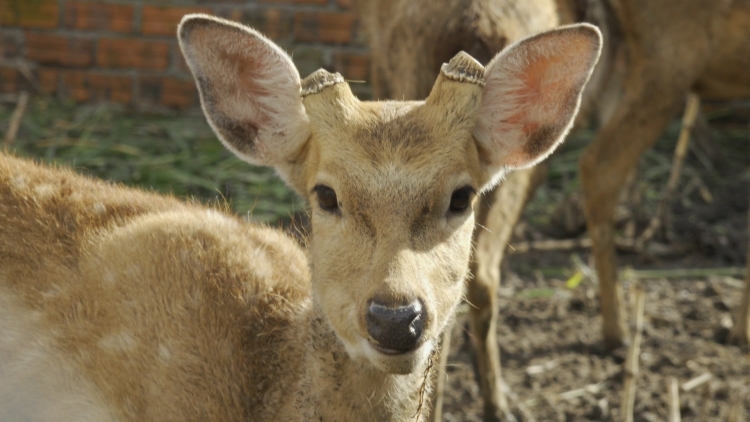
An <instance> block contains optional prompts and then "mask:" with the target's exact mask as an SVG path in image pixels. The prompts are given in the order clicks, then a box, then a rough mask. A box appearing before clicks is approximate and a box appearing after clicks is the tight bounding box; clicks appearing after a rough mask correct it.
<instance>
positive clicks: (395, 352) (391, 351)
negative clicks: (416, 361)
mask: <svg viewBox="0 0 750 422" xmlns="http://www.w3.org/2000/svg"><path fill="white" fill-rule="evenodd" d="M368 343H369V344H370V346H372V348H373V349H375V350H377V351H378V352H379V353H382V354H384V355H386V356H401V355H407V354H409V353H412V352H414V351H415V350H417V349H419V348H420V347H421V346H422V345H421V344H418V345H416V346H414V347H411V348H408V349H405V350H399V349H389V348H387V347H383V346H381V345H379V344H377V343H376V342H374V341H368Z"/></svg>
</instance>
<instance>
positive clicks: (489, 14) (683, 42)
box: [356, 0, 750, 420]
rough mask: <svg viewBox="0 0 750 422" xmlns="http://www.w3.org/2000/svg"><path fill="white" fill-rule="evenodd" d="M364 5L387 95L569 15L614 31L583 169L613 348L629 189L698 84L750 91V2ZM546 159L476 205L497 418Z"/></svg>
mask: <svg viewBox="0 0 750 422" xmlns="http://www.w3.org/2000/svg"><path fill="white" fill-rule="evenodd" d="M356 6H357V10H358V12H359V14H360V16H361V19H362V22H363V27H364V28H365V30H366V34H367V39H368V43H369V45H370V49H371V51H372V55H373V63H372V71H371V73H372V85H373V90H374V96H375V97H376V98H381V99H382V98H396V99H401V98H404V99H416V98H423V97H424V96H426V95H427V94H428V92H429V85H428V83H429V81H431V80H432V79H433V78H434V75H435V74H436V73H437V71H438V69H439V67H440V63H442V62H444V61H445V60H447V58H448V57H452V55H454V54H455V53H456V52H457V51H461V50H464V51H468V52H471V53H472V55H473V56H474V57H477V58H478V59H479V60H480V61H482V62H485V63H486V61H487V60H489V58H490V57H492V55H493V54H495V52H497V51H500V50H502V49H503V48H504V47H505V46H506V45H507V44H508V43H509V42H512V41H514V40H515V39H518V38H519V37H523V36H528V35H530V34H533V33H536V32H539V31H542V30H547V29H549V28H552V27H554V26H556V25H557V24H558V23H559V22H561V23H572V22H581V21H587V22H590V23H593V24H595V25H597V26H598V27H599V28H600V29H601V30H602V32H603V36H604V47H603V50H602V58H601V60H600V62H599V65H597V67H596V69H595V70H594V73H593V75H592V77H591V80H590V81H589V83H588V84H587V87H586V90H585V92H584V94H583V101H582V105H581V113H579V117H580V118H583V119H588V118H593V119H594V120H596V121H597V122H598V123H599V125H600V127H601V130H600V132H599V134H598V136H597V137H596V139H595V141H594V142H593V143H592V144H591V145H590V146H589V147H588V148H587V150H586V152H585V154H584V156H583V157H582V159H581V164H580V171H581V178H582V183H583V193H584V208H585V214H586V216H587V220H588V228H589V233H590V234H591V237H592V241H593V261H594V265H595V267H596V271H597V274H598V278H599V282H600V286H601V287H600V289H601V291H600V299H601V308H602V316H603V326H602V329H603V334H604V340H605V344H606V346H607V347H608V348H615V347H618V346H619V345H621V344H622V343H623V341H624V340H625V339H626V337H627V325H626V324H625V323H624V315H623V311H622V298H621V292H620V290H621V288H620V285H619V282H618V280H617V277H616V269H617V263H616V260H615V246H614V231H613V230H614V229H613V227H614V210H615V205H616V203H617V200H618V197H619V193H620V191H621V189H622V186H623V184H624V183H625V181H626V179H627V177H628V176H629V175H630V174H631V172H632V171H633V169H634V167H635V165H636V164H637V162H638V158H639V157H640V155H641V154H642V153H643V151H644V150H645V149H646V148H648V147H650V146H651V145H653V143H654V142H655V141H656V139H657V138H658V136H659V135H660V134H661V133H662V132H663V130H664V128H665V126H666V124H667V123H668V122H669V120H670V119H671V118H672V117H673V116H674V114H675V113H676V112H677V110H678V109H679V107H680V106H681V105H682V104H683V101H684V98H685V94H686V93H687V92H688V91H689V90H694V91H696V92H697V93H699V94H700V95H702V96H705V97H707V98H717V99H729V98H742V97H749V96H750V79H748V78H750V72H748V71H747V69H749V68H750V49H749V47H748V44H747V42H746V40H747V39H748V37H750V2H748V1H745V0H738V1H725V2H721V3H720V4H717V3H715V2H711V1H707V0H694V1H689V2H683V1H677V0H659V1H650V2H646V1H635V0H614V1H609V2H596V1H577V0H556V1H553V0H535V1H517V0H451V1H447V2H443V3H440V4H436V3H434V2H429V1H399V0H386V1H378V0H372V1H367V0H359V1H358V2H356ZM414 51H419V52H421V54H414ZM544 170H545V166H544V165H541V166H536V167H534V168H533V169H530V170H526V171H518V172H515V173H513V174H512V175H510V176H509V177H508V178H507V180H505V181H504V182H503V183H502V184H501V185H500V186H499V187H498V188H497V189H495V191H494V192H493V193H488V194H487V195H485V196H484V197H483V198H482V200H481V203H480V205H479V207H478V209H477V213H476V219H477V222H478V223H479V225H478V227H477V229H476V230H475V233H474V236H475V242H476V250H475V253H474V256H473V260H472V263H471V268H472V271H471V272H472V276H473V278H471V279H470V280H469V282H468V288H467V300H468V301H469V302H470V303H471V304H472V306H470V307H469V323H470V327H471V332H472V339H473V342H474V345H475V351H476V354H477V356H476V358H477V367H478V382H479V385H480V390H481V392H482V396H483V398H484V401H485V419H486V420H496V419H499V418H502V417H503V414H505V413H507V409H508V406H507V401H506V398H505V396H504V394H503V391H502V387H501V378H500V373H501V372H500V360H499V356H498V350H499V349H498V345H497V339H496V334H495V329H496V328H495V327H496V324H497V321H496V319H497V304H496V303H497V301H496V299H495V295H496V292H497V284H498V283H499V281H500V274H499V271H500V268H499V267H500V262H501V261H502V258H503V252H504V250H505V247H506V245H507V244H508V242H509V241H510V237H511V233H512V227H513V225H514V224H515V223H516V222H517V220H518V218H519V216H520V214H521V211H522V210H523V206H524V204H525V202H526V200H527V199H528V198H529V197H530V196H531V195H532V193H533V190H534V189H535V188H536V186H537V182H538V181H539V180H540V179H541V178H543V177H544ZM484 228H487V230H485V229H484ZM748 277H750V276H748ZM748 280H750V278H749V279H748ZM747 284H749V285H750V281H748V283H747ZM745 296H746V298H745V299H744V301H743V303H745V304H750V286H748V287H747V288H746V292H745ZM747 307H748V306H747V305H743V306H741V309H740V314H738V318H737V319H738V321H737V325H736V328H735V331H734V332H735V334H734V335H735V338H737V339H739V341H744V342H747V341H748V340H747V339H748V338H750V323H749V322H748V319H749V318H750V312H749V311H748V310H747ZM743 339H744V340H743Z"/></svg>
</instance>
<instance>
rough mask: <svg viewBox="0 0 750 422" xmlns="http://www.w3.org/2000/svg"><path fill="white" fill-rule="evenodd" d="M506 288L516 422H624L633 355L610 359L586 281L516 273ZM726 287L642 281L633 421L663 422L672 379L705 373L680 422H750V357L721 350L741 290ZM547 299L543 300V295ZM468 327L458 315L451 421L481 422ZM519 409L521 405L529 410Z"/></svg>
mask: <svg viewBox="0 0 750 422" xmlns="http://www.w3.org/2000/svg"><path fill="white" fill-rule="evenodd" d="M505 280H506V289H505V294H504V295H503V296H502V297H501V299H500V322H499V327H498V338H499V340H500V348H501V360H502V371H503V379H504V381H505V383H506V384H507V388H508V389H509V391H510V395H512V396H513V398H512V400H511V401H512V403H513V404H514V409H513V410H514V413H515V414H516V416H517V417H518V419H519V420H531V418H530V417H529V416H531V417H533V418H534V420H537V421H619V420H621V419H620V418H621V416H620V400H621V391H622V384H623V377H622V364H623V362H624V360H625V356H626V353H627V350H626V348H622V349H619V350H615V351H614V352H613V353H605V352H604V350H603V347H602V342H601V334H600V325H599V324H600V321H599V306H598V300H597V299H596V289H595V286H593V285H591V284H590V283H588V284H587V285H579V286H578V287H577V288H575V289H572V290H571V289H567V288H566V287H565V286H564V283H563V282H562V281H560V280H544V279H542V278H539V279H538V280H535V281H531V282H529V280H526V281H525V282H524V281H522V280H521V279H520V278H518V277H517V276H516V275H515V274H511V275H510V276H506V278H505ZM728 281H729V282H728ZM728 281H727V280H726V279H725V278H720V277H712V278H709V279H707V280H679V281H674V280H666V279H661V280H645V281H641V283H640V284H641V285H642V286H643V287H644V288H645V290H646V302H645V325H644V330H643V340H642V343H641V354H640V373H639V375H638V377H637V387H636V388H637V393H636V398H635V409H634V421H636V422H637V421H649V422H650V421H665V420H667V414H668V413H667V412H668V397H669V396H668V393H667V392H668V391H669V390H668V382H669V379H670V378H671V377H675V378H676V379H677V380H678V382H679V383H680V384H683V383H685V382H686V381H689V380H691V379H693V378H696V377H698V376H701V375H703V374H705V373H709V374H711V375H712V378H711V379H710V380H709V381H708V382H706V383H704V384H702V385H700V386H698V387H696V388H694V389H692V390H690V391H688V392H683V391H681V392H680V409H681V414H682V420H683V421H729V420H731V419H730V412H735V413H736V412H737V411H738V410H739V409H738V408H740V407H744V411H745V414H747V415H750V396H748V394H747V392H748V389H749V388H748V387H750V354H748V353H747V352H746V351H743V350H742V349H740V348H739V347H736V346H730V345H727V344H725V341H726V336H727V331H728V330H727V328H726V326H727V322H728V321H730V318H731V311H730V310H733V309H735V308H736V306H737V304H738V302H739V294H740V291H741V290H740V288H739V284H738V283H737V281H736V280H731V279H730V280H728ZM521 289H523V290H521ZM513 290H516V292H515V294H513ZM524 293H525V294H524ZM542 295H543V296H546V297H538V296H542ZM533 296H537V297H533ZM626 299H627V295H626ZM463 319H464V318H462V317H459V324H458V326H457V327H456V328H454V331H453V341H452V343H453V348H452V351H451V355H450V358H449V366H448V368H447V374H446V376H447V380H448V382H447V386H446V394H445V405H444V407H443V414H444V420H445V421H481V420H482V400H481V397H480V395H479V391H478V388H477V385H476V382H475V380H474V372H473V363H472V356H473V354H472V351H471V345H470V344H471V342H470V341H469V337H468V329H467V328H466V325H465V323H463ZM581 389H583V390H581ZM518 403H522V404H523V406H524V407H525V409H524V411H523V412H522V411H521V410H519V406H518ZM738 420H744V419H738Z"/></svg>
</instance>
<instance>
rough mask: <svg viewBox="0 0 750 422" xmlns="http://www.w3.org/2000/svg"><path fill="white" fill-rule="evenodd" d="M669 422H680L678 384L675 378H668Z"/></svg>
mask: <svg viewBox="0 0 750 422" xmlns="http://www.w3.org/2000/svg"><path fill="white" fill-rule="evenodd" d="M669 422H680V386H679V383H678V382H677V378H675V377H670V378H669Z"/></svg>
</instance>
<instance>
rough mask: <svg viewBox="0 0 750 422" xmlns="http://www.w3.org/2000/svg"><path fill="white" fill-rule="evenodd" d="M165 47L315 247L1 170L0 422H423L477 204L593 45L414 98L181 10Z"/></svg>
mask: <svg viewBox="0 0 750 422" xmlns="http://www.w3.org/2000/svg"><path fill="white" fill-rule="evenodd" d="M178 36H179V39H180V46H181V48H182V51H183V54H184V55H185V57H186V59H187V62H188V64H189V66H190V68H191V70H192V72H193V75H194V76H195V79H196V82H197V85H198V88H199V91H200V95H201V103H202V105H203V109H204V112H205V114H206V117H207V119H208V121H209V123H210V124H211V126H212V127H213V128H214V130H215V131H216V133H217V135H218V136H219V138H220V139H221V141H222V142H223V143H224V144H225V145H226V146H227V147H228V148H230V149H231V150H232V151H233V152H235V153H236V154H237V155H238V156H240V157H241V158H243V159H245V160H247V161H249V162H250V163H252V164H257V165H267V166H273V167H275V168H276V170H277V171H278V173H279V175H280V176H281V177H282V178H283V179H284V180H285V181H286V182H287V183H288V184H289V185H290V186H291V187H292V188H294V189H295V190H296V191H297V192H298V193H300V194H301V195H302V196H304V197H306V198H308V199H309V201H310V207H311V211H310V213H311V221H312V229H311V234H310V238H309V239H308V240H307V244H308V247H307V250H303V249H302V248H300V247H299V246H298V245H297V244H296V243H295V241H293V240H292V239H290V238H288V237H286V236H285V235H283V234H281V233H279V232H277V231H275V230H273V229H270V228H263V227H258V226H255V225H252V224H249V223H247V222H244V221H242V220H239V219H237V218H236V217H234V216H231V215H229V214H227V213H226V212H224V211H221V210H214V209H208V208H206V207H203V206H200V205H197V204H187V203H184V202H181V201H179V200H177V199H174V198H167V197H162V196H157V195H154V194H149V193H144V192H140V191H137V190H132V189H128V188H124V187H120V186H112V185H109V184H106V183H104V182H100V181H94V180H90V179H87V178H84V177H81V176H78V175H75V174H74V173H73V172H71V171H68V170H60V169H52V168H48V167H43V166H39V165H37V164H34V163H31V162H28V161H24V160H21V159H18V158H14V157H11V156H7V155H2V156H0V304H1V305H3V306H0V317H2V318H0V377H1V378H2V379H3V383H2V385H0V420H10V421H16V420H97V421H99V420H138V421H142V420H154V421H156V420H159V421H161V420H221V421H229V420H237V421H240V420H253V421H279V420H284V421H306V420H332V421H338V420H357V421H405V420H415V419H417V420H419V419H423V418H424V416H425V415H426V409H427V408H426V406H425V407H424V408H423V406H422V404H423V403H422V402H423V400H424V399H425V398H426V392H429V389H430V380H429V377H428V376H426V373H427V370H428V369H429V367H430V366H431V356H432V353H433V351H434V349H435V343H436V339H437V338H438V337H439V336H440V334H441V332H442V330H443V329H444V327H445V326H446V324H447V322H448V320H449V318H450V317H451V315H452V314H453V312H454V310H455V307H456V306H457V304H458V302H459V300H460V298H461V290H462V283H463V280H464V278H465V276H466V272H467V269H468V262H469V255H470V251H471V235H472V230H473V226H474V221H473V213H472V212H471V210H472V207H473V204H474V203H475V202H476V199H475V198H476V195H477V194H478V193H481V192H482V191H484V190H486V189H489V188H491V187H492V186H493V185H494V184H495V183H497V181H498V180H499V179H500V178H501V177H502V176H503V175H504V174H505V173H506V172H508V171H511V170H513V169H515V168H522V167H526V166H531V165H533V164H535V163H536V162H538V161H539V160H541V159H543V158H544V157H545V156H546V155H547V154H549V153H550V152H551V151H552V150H553V149H554V148H555V147H556V146H557V145H558V144H559V143H560V142H561V141H562V139H563V137H564V135H565V133H566V132H567V130H568V128H569V127H570V124H571V122H572V119H573V118H574V116H575V113H576V110H577V107H578V103H579V100H580V93H581V90H582V88H583V85H584V84H585V82H586V80H587V79H588V77H589V75H590V72H591V68H592V67H593V66H594V63H595V62H596V60H597V57H598V54H599V45H600V36H599V33H598V31H597V30H596V29H595V28H594V27H591V26H575V27H569V28H564V29H561V30H559V31H555V32H550V33H547V34H542V35H539V36H537V37H535V38H531V39H528V40H525V41H522V42H520V43H518V44H517V45H516V46H515V47H514V48H512V49H509V51H508V52H506V53H504V55H501V56H498V57H497V58H496V59H494V60H493V61H492V62H491V63H490V64H489V65H488V66H487V68H484V67H482V66H481V65H479V64H478V63H477V62H476V61H475V60H474V59H472V58H471V57H469V56H468V55H467V54H459V55H457V56H456V57H455V58H454V59H452V60H451V62H450V63H448V64H446V65H445V66H444V67H443V71H442V72H441V74H440V76H438V78H437V81H436V83H435V86H434V88H433V91H432V93H431V94H430V96H429V98H428V99H427V100H425V101H418V102H361V101H359V100H358V99H356V98H355V97H354V96H353V95H352V93H351V91H350V89H349V87H348V85H347V84H346V83H345V82H344V81H343V79H342V78H341V77H340V76H339V75H332V74H330V73H327V72H325V71H322V70H321V71H318V72H316V73H314V74H313V75H311V76H309V77H308V78H306V79H304V80H300V78H299V75H298V73H297V71H296V69H295V68H294V66H293V65H292V63H291V60H290V59H289V57H288V56H287V55H286V54H285V53H284V52H283V51H281V50H280V49H279V48H278V47H276V46H275V45H274V44H273V43H271V42H270V41H268V40H267V39H265V38H264V37H263V36H262V35H260V34H258V33H257V32H255V31H254V30H252V29H250V28H247V27H243V26H241V25H239V24H236V23H232V22H229V21H225V20H222V19H218V18H213V17H209V16H205V15H190V16H187V17H186V18H185V19H183V21H182V23H181V24H180V28H179V30H178ZM530 66H531V67H533V69H530V68H529V67H530Z"/></svg>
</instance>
